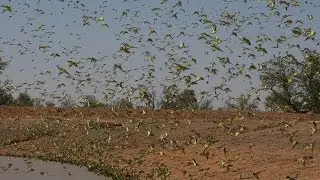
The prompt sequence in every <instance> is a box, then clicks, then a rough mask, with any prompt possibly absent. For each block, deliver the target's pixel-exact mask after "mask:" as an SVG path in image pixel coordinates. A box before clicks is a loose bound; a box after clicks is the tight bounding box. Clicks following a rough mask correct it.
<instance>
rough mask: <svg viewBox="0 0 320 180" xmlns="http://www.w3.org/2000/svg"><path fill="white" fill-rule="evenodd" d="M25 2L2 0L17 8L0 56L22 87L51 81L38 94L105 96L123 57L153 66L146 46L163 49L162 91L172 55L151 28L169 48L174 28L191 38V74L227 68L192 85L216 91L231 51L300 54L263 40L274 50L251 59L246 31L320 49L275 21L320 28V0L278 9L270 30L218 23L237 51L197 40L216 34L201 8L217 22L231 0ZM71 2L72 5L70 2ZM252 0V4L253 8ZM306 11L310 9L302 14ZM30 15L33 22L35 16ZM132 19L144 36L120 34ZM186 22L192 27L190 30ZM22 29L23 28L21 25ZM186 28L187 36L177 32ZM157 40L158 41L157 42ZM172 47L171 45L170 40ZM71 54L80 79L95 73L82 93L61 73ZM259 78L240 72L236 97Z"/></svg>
mask: <svg viewBox="0 0 320 180" xmlns="http://www.w3.org/2000/svg"><path fill="white" fill-rule="evenodd" d="M25 2H26V1H22V0H21V1H10V2H9V1H2V2H1V3H0V5H2V4H10V5H11V6H12V8H13V11H14V12H13V14H11V13H8V12H4V13H2V14H0V22H1V24H2V26H1V31H0V38H1V39H0V42H1V43H0V44H1V45H0V50H1V51H2V52H0V56H2V57H4V59H5V60H9V61H10V66H9V68H8V69H7V71H6V73H5V74H6V77H7V78H9V79H11V80H12V81H13V84H14V85H15V86H18V85H21V84H22V83H24V82H29V83H34V82H36V81H45V83H44V84H40V85H34V86H33V87H32V88H31V89H30V90H28V92H29V93H31V94H32V95H34V96H38V95H39V94H40V93H44V92H48V93H49V94H50V93H51V94H52V95H53V94H56V95H58V94H63V93H68V94H71V95H72V96H73V97H75V98H77V97H78V96H79V95H80V94H95V95H96V96H97V97H98V98H102V97H103V94H104V92H105V91H106V90H105V89H106V86H105V84H107V82H106V81H107V80H108V78H110V77H109V76H107V77H105V76H106V73H105V72H108V71H111V70H112V67H113V64H115V63H121V64H122V67H123V68H124V69H134V68H139V67H141V66H143V65H147V61H145V59H144V56H143V53H144V52H145V51H149V52H151V54H153V55H156V59H155V66H156V69H157V70H156V71H155V74H154V76H156V77H157V79H158V80H157V81H155V82H154V85H156V86H157V88H156V89H157V91H158V92H159V93H160V92H161V90H162V89H161V88H160V84H161V83H167V84H168V83H169V81H165V77H166V76H167V75H168V73H167V72H168V70H166V69H165V68H164V67H165V64H164V63H165V62H166V61H167V59H168V58H167V57H166V56H165V53H164V52H160V51H158V50H157V48H155V47H153V46H152V43H149V42H147V41H146V39H147V38H148V33H149V28H150V27H151V28H154V29H155V30H156V31H157V33H158V34H159V36H152V38H153V39H154V44H155V46H157V45H159V46H161V47H166V46H167V45H166V43H165V42H164V41H163V42H161V40H163V38H164V36H165V35H166V34H168V33H175V34H174V35H175V38H174V40H173V41H172V43H173V44H175V45H177V46H178V45H179V44H180V42H183V43H185V45H186V46H187V49H188V50H190V52H189V54H188V55H190V56H191V57H192V58H195V59H197V64H196V65H194V66H193V67H192V69H191V70H190V72H188V73H189V74H190V73H195V74H199V75H201V76H204V77H206V75H207V74H206V73H205V71H204V70H203V69H204V67H205V66H207V65H208V64H209V63H210V62H216V64H217V68H218V69H219V70H220V71H221V72H219V73H218V75H217V76H215V77H210V79H208V81H209V84H208V85H207V84H205V83H201V84H199V85H198V86H195V87H193V88H194V89H196V90H197V92H200V91H202V90H208V89H212V88H213V87H214V86H217V85H219V84H220V83H221V77H223V76H225V74H224V73H225V72H226V71H227V69H226V68H222V67H221V66H219V62H218V60H217V58H216V57H217V56H228V57H229V58H230V61H231V62H232V63H233V64H236V63H237V62H238V63H239V64H240V65H241V64H250V63H260V62H264V61H266V60H268V59H270V58H272V56H273V54H276V53H277V52H285V51H287V50H288V51H289V52H291V53H293V54H299V51H298V50H297V49H288V48H287V47H286V46H283V47H280V48H278V49H274V48H272V46H274V45H275V44H274V43H270V42H269V43H268V42H266V43H264V44H263V45H264V46H265V48H266V49H267V50H268V54H267V55H264V56H257V58H256V59H250V58H248V57H246V56H242V57H238V56H239V55H240V54H242V52H243V50H242V47H243V45H242V44H241V41H240V40H239V38H240V37H247V38H249V39H250V40H251V41H252V42H254V41H255V40H257V35H259V34H267V35H269V36H270V37H272V38H275V37H279V36H280V35H284V36H287V37H289V40H288V42H289V43H299V44H301V47H302V48H304V47H309V48H312V49H314V48H319V47H316V46H315V44H316V43H315V42H313V41H311V40H309V41H303V39H299V38H298V39H297V38H292V31H291V29H292V28H293V27H295V26H297V25H295V24H293V25H292V26H290V27H288V28H284V27H281V28H278V27H276V24H277V23H279V21H281V17H282V16H283V15H285V14H291V15H293V16H289V17H288V18H291V19H292V20H294V21H295V20H301V21H303V22H304V24H303V25H300V26H301V27H304V28H306V27H310V28H312V29H315V30H317V29H319V26H320V25H319V22H320V21H319V20H320V19H319V17H320V16H319V15H320V12H319V11H317V8H319V5H317V4H319V3H317V1H316V0H313V1H308V4H305V3H304V2H301V7H300V8H289V10H288V11H284V10H283V9H281V10H280V11H279V12H280V14H281V15H280V17H277V16H272V17H271V18H270V19H269V20H266V22H264V23H262V25H261V26H262V27H263V29H260V28H259V27H257V25H258V24H257V23H256V22H254V23H253V25H251V26H246V27H244V28H243V30H242V31H241V32H239V33H238V38H237V37H234V36H230V34H231V32H232V30H233V28H227V29H225V28H224V27H222V26H219V25H218V31H217V33H216V34H215V35H217V36H218V37H221V38H222V39H224V40H225V42H224V44H223V45H225V44H226V45H228V46H230V47H231V49H232V51H233V52H234V53H233V54H231V53H230V52H227V51H225V52H224V53H219V52H211V51H210V49H209V48H208V46H207V45H206V44H205V43H204V42H203V41H199V40H197V39H198V35H199V34H200V33H202V32H210V29H206V28H204V27H205V26H204V25H202V24H201V23H200V21H199V17H198V16H196V15H193V13H194V12H195V11H200V12H201V10H203V11H204V12H205V13H206V14H208V16H209V18H210V19H211V20H213V21H214V22H215V23H216V22H218V19H219V18H220V16H219V15H220V14H221V13H222V10H220V9H221V8H223V7H224V6H225V5H226V3H225V1H212V0H211V1H210V0H189V1H182V7H183V8H184V10H185V12H183V11H181V9H180V8H172V6H173V5H174V4H176V3H177V2H178V0H172V1H170V0H169V1H168V2H167V3H165V4H160V0H153V1H147V0H140V1H135V0H127V1H116V0H109V1H79V2H80V3H75V5H76V6H79V7H81V8H82V6H81V3H83V4H84V6H85V7H84V8H82V10H81V8H80V9H76V8H74V6H75V5H74V2H73V1H65V2H60V1H54V0H51V1H43V0H40V1H39V2H38V1H28V5H27V4H24V3H25ZM230 2H231V3H230V5H229V7H228V8H227V10H228V11H230V12H240V15H241V16H250V18H251V19H254V18H255V17H258V18H259V19H261V20H264V19H265V17H264V16H263V15H261V14H259V13H266V14H269V13H270V12H271V11H269V9H268V8H267V7H266V2H265V1H261V2H258V1H249V0H248V3H247V4H245V3H243V0H238V1H230ZM312 2H313V3H314V4H316V6H314V5H311V4H310V3H312ZM68 4H69V5H70V6H69V7H68ZM248 4H250V5H251V6H252V7H253V8H249V9H248ZM28 6H29V7H28ZM156 7H158V8H161V9H162V11H159V14H160V15H161V17H158V16H157V15H155V13H154V12H153V11H152V10H151V9H152V8H156ZM127 9H129V11H128V17H125V16H124V17H121V15H122V13H123V12H125V11H126V10H127ZM171 10H172V12H171ZM301 10H303V11H302V12H301ZM42 12H43V14H42ZM176 12H177V13H178V14H177V19H176V18H174V17H173V18H172V14H174V13H176ZM135 13H137V16H134V15H135ZM255 13H256V14H255ZM83 15H86V16H92V17H93V18H95V20H96V19H97V18H99V17H101V16H103V17H104V23H107V24H108V26H109V28H107V27H106V26H102V25H101V24H102V23H96V22H95V20H90V25H89V26H83V21H82V18H83ZM307 15H312V16H313V17H314V19H313V20H312V21H309V20H307ZM9 16H11V17H9ZM30 18H31V19H32V20H30ZM145 21H149V22H150V24H146V23H144V22H145ZM163 23H169V24H171V25H172V28H168V27H167V26H166V25H165V24H163ZM194 23H198V24H194ZM125 24H132V26H137V27H140V28H141V29H142V30H141V33H140V34H138V35H132V36H133V37H136V39H134V38H130V34H126V35H123V36H121V37H120V39H117V36H115V34H117V33H119V32H120V31H121V30H124V27H125V26H123V25H125ZM43 25H44V26H43ZM186 26H188V27H187V28H186V29H183V28H184V27H186ZM192 26H195V28H191V27H192ZM39 27H40V29H39ZM21 29H24V30H23V31H22V30H21ZM181 31H183V32H185V34H187V35H186V36H179V37H178V34H179V32H181ZM53 32H54V33H53ZM139 35H143V36H142V37H143V40H142V43H138V41H137V39H138V38H137V37H139ZM189 35H191V36H189ZM318 35H319V34H317V36H316V39H318V37H319V36H318ZM40 36H41V37H40ZM157 38H158V39H159V41H156V39H157ZM14 39H15V40H14ZM122 42H130V43H131V44H133V45H135V46H137V47H138V48H136V49H134V51H135V53H134V54H133V55H131V56H130V57H129V58H128V60H126V58H124V57H125V56H123V57H120V56H121V55H120V54H119V53H117V50H119V47H120V43H122ZM255 45H257V43H254V45H252V46H250V47H249V50H248V51H252V50H254V46H255ZM39 46H49V47H50V48H47V49H45V51H42V50H39ZM78 47H81V48H78ZM166 48H169V46H167V47H166ZM72 49H73V50H74V51H73V53H71V54H68V55H66V54H63V53H62V52H70V51H72ZM206 51H208V52H209V53H208V54H207V55H206V54H205V52H206ZM21 52H22V54H21ZM31 52H33V53H31ZM76 52H78V53H76ZM53 53H58V54H60V55H61V56H60V57H57V58H52V57H51V56H50V54H53ZM174 53H177V57H187V55H186V54H181V52H179V51H178V50H175V51H174ZM88 57H95V58H97V59H99V61H98V62H96V63H88V61H87V60H85V58H88ZM191 57H190V58H191ZM68 60H73V61H82V62H83V63H84V64H83V65H85V68H83V69H82V71H83V72H82V73H81V76H82V77H81V78H85V77H86V75H87V77H90V78H92V79H94V80H93V81H92V83H90V84H86V85H85V86H80V90H81V92H78V91H77V88H76V87H77V85H76V84H72V83H74V82H72V81H70V80H67V79H65V78H64V77H63V76H58V71H57V67H56V65H59V66H62V67H67V63H66V61H68ZM103 64H105V65H104V66H103V68H99V67H101V66H102V65H103ZM160 67H163V70H160V69H159V68H160ZM47 71H50V72H51V75H49V74H47V75H39V73H41V72H42V73H45V72H47ZM70 71H71V72H74V71H76V69H70ZM141 74H142V71H136V72H132V73H130V75H128V76H127V77H126V76H125V75H124V74H121V72H118V73H117V74H116V75H113V74H112V73H111V74H110V75H112V76H114V78H115V79H116V80H117V81H120V80H125V79H126V78H127V80H126V82H125V83H124V84H126V85H133V84H134V79H135V78H136V79H138V77H140V75H141ZM252 75H257V74H256V73H255V74H252ZM79 78H80V77H79ZM62 82H63V83H65V84H66V86H65V87H62V88H61V89H58V90H56V86H57V85H58V84H59V83H62ZM252 83H253V85H250V84H249V81H248V80H244V79H243V78H237V79H235V80H232V81H230V82H229V83H228V86H229V87H230V89H232V93H231V94H232V95H235V96H236V95H238V94H240V93H244V92H246V89H250V86H255V87H258V85H259V78H258V77H257V76H253V80H252ZM23 87H24V86H22V87H21V88H20V90H23ZM78 87H79V86H78ZM224 100H225V99H224ZM222 101H223V100H222ZM216 105H217V106H218V105H221V102H220V103H216Z"/></svg>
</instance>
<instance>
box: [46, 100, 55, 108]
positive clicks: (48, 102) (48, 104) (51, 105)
mask: <svg viewBox="0 0 320 180" xmlns="http://www.w3.org/2000/svg"><path fill="white" fill-rule="evenodd" d="M46 106H47V107H54V106H55V104H54V102H52V101H47V102H46Z"/></svg>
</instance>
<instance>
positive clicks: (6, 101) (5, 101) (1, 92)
mask: <svg viewBox="0 0 320 180" xmlns="http://www.w3.org/2000/svg"><path fill="white" fill-rule="evenodd" d="M13 102H14V99H13V97H12V95H11V94H10V93H8V91H6V89H5V88H0V105H1V106H8V105H12V104H13Z"/></svg>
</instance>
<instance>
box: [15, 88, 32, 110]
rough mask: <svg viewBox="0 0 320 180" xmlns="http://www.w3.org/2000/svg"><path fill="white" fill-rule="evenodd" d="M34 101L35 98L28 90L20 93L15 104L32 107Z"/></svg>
mask: <svg viewBox="0 0 320 180" xmlns="http://www.w3.org/2000/svg"><path fill="white" fill-rule="evenodd" d="M33 103H34V102H33V99H32V98H31V96H30V95H29V94H28V93H27V92H24V93H20V94H19V96H18V98H17V99H16V100H15V104H16V105H18V106H25V107H30V106H33Z"/></svg>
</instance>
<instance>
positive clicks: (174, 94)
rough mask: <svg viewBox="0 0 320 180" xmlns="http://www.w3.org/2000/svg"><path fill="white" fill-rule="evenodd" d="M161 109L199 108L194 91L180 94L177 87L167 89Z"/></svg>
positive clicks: (186, 90) (188, 90)
mask: <svg viewBox="0 0 320 180" xmlns="http://www.w3.org/2000/svg"><path fill="white" fill-rule="evenodd" d="M163 95H164V96H163V98H162V100H161V102H160V107H161V108H164V109H187V108H193V109H196V108H197V107H198V101H197V98H196V95H195V92H194V90H190V89H184V90H183V91H182V92H179V90H178V88H177V86H175V85H174V86H169V87H165V88H164V90H163Z"/></svg>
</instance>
